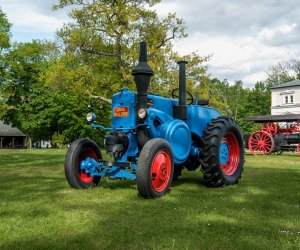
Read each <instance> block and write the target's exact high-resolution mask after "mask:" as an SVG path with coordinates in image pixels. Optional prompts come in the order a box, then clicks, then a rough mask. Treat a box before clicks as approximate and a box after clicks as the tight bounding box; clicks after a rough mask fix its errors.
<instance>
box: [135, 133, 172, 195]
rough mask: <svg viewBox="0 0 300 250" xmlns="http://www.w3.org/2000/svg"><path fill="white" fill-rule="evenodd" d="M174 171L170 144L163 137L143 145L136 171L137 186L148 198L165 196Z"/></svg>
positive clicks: (141, 193)
mask: <svg viewBox="0 0 300 250" xmlns="http://www.w3.org/2000/svg"><path fill="white" fill-rule="evenodd" d="M173 172H174V164H173V154H172V150H171V147H170V144H169V143H168V142H167V141H166V140H163V139H159V138H156V139H151V140H149V141H148V142H147V143H146V144H145V146H144V147H143V149H142V151H141V153H140V156H139V161H138V168H137V173H136V178H137V188H138V191H139V193H140V195H141V196H142V197H144V198H146V199H149V198H152V199H154V198H158V197H160V196H163V195H164V194H165V193H166V192H167V191H168V189H169V187H170V185H171V182H172V178H173Z"/></svg>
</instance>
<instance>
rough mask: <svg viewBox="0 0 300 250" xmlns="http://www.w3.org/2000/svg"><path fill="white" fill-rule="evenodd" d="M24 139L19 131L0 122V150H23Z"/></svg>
mask: <svg viewBox="0 0 300 250" xmlns="http://www.w3.org/2000/svg"><path fill="white" fill-rule="evenodd" d="M25 137H26V135H24V134H23V133H22V132H21V131H20V130H19V129H17V128H13V127H11V126H9V125H7V124H4V123H3V122H2V121H0V149H3V148H24V146H25Z"/></svg>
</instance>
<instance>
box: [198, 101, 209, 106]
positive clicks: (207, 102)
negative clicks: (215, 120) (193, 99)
mask: <svg viewBox="0 0 300 250" xmlns="http://www.w3.org/2000/svg"><path fill="white" fill-rule="evenodd" d="M208 104H209V100H198V101H197V105H200V106H207V105H208Z"/></svg>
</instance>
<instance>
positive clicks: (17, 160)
mask: <svg viewBox="0 0 300 250" xmlns="http://www.w3.org/2000/svg"><path fill="white" fill-rule="evenodd" d="M64 155H65V151H64V150H52V149H48V150H0V170H1V175H0V199H1V204H0V249H299V248H300V156H296V155H289V154H286V155H282V156H266V157H262V156H260V157H254V156H252V155H247V156H246V163H245V170H244V172H243V177H242V179H241V181H240V183H239V184H238V185H235V186H228V187H225V188H207V187H205V186H204V185H203V181H202V174H201V173H200V171H199V169H198V170H196V171H195V172H186V171H185V172H184V173H183V175H182V176H181V177H180V180H179V181H177V182H175V183H173V186H172V188H171V192H170V193H168V194H167V195H166V196H164V197H162V198H160V199H156V200H144V199H143V198H141V197H139V196H138V195H137V190H136V185H135V182H134V181H127V180H125V181H124V180H122V181H111V180H107V179H103V180H101V182H100V186H99V187H98V188H94V189H89V190H75V189H71V188H70V187H69V186H68V184H67V182H66V180H65V177H64V171H63V162H64Z"/></svg>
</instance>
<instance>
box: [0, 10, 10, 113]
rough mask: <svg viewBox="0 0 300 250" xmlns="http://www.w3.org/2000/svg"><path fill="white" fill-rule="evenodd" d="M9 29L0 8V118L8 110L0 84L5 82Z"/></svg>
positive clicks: (8, 24)
mask: <svg viewBox="0 0 300 250" xmlns="http://www.w3.org/2000/svg"><path fill="white" fill-rule="evenodd" d="M10 28H11V24H10V23H9V21H8V19H7V18H6V15H5V14H4V12H3V11H2V10H1V8H0V117H1V115H3V114H4V113H5V112H6V110H8V109H9V108H10V107H9V106H8V105H7V104H5V102H4V96H3V89H2V88H1V87H2V86H1V83H2V82H3V81H4V80H5V76H6V67H7V66H6V53H7V50H8V49H9V48H10V39H11V32H10Z"/></svg>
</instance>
